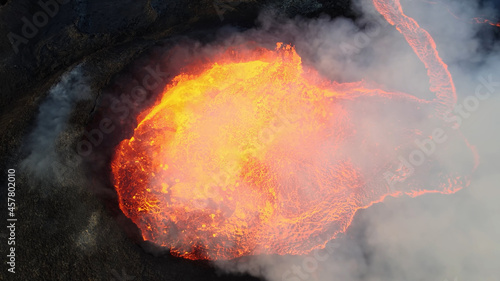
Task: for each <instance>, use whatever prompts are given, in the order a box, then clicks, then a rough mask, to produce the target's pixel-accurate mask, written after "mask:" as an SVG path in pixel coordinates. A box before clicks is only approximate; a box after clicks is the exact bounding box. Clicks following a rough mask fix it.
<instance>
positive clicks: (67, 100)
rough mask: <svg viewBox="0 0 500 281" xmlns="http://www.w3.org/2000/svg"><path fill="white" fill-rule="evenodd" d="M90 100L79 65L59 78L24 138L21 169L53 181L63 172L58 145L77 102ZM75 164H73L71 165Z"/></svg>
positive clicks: (35, 176)
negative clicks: (25, 152)
mask: <svg viewBox="0 0 500 281" xmlns="http://www.w3.org/2000/svg"><path fill="white" fill-rule="evenodd" d="M90 98H91V95H90V88H89V86H88V83H87V78H86V77H85V75H83V65H78V66H76V67H74V68H73V69H71V70H69V71H68V72H66V73H65V74H63V75H62V76H61V79H60V81H59V82H58V83H57V84H55V85H54V86H53V87H52V88H51V89H50V90H49V93H48V95H47V97H46V99H45V101H44V102H43V103H42V104H41V105H40V107H39V113H38V116H37V118H36V124H35V128H34V129H33V131H32V132H31V133H30V134H29V135H28V136H27V139H26V143H25V151H27V154H28V155H27V156H26V158H25V159H24V160H23V161H22V163H21V167H22V168H23V169H24V170H25V171H26V172H27V173H30V174H31V175H33V176H34V178H38V179H44V180H57V179H59V178H60V176H61V174H60V172H61V169H65V168H67V167H66V165H65V164H62V163H66V161H63V160H62V159H61V155H60V153H61V147H60V145H61V141H64V140H63V139H62V138H64V134H65V133H67V131H68V129H69V128H68V121H69V118H70V116H71V114H72V112H73V111H74V109H75V105H76V104H77V103H78V102H79V101H84V100H89V99H90ZM76 164H78V163H75V165H76Z"/></svg>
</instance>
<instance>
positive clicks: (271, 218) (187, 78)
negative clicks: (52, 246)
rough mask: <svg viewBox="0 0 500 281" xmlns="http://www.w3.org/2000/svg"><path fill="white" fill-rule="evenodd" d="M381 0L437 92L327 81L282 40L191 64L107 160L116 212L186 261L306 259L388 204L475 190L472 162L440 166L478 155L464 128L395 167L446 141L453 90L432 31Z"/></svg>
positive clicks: (236, 48)
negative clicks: (418, 146)
mask: <svg viewBox="0 0 500 281" xmlns="http://www.w3.org/2000/svg"><path fill="white" fill-rule="evenodd" d="M375 5H376V7H377V9H378V10H379V11H380V12H381V13H382V14H383V15H384V16H385V17H386V19H387V20H388V21H389V22H391V23H392V24H396V26H397V27H398V29H399V30H400V31H401V32H402V33H403V34H404V35H405V37H406V38H407V40H408V42H409V43H410V45H411V46H412V47H413V49H414V50H415V52H416V53H417V55H418V56H419V58H420V59H421V60H422V61H423V62H424V64H425V66H426V67H427V69H428V72H429V77H430V80H431V83H430V84H431V91H433V92H435V93H436V96H437V98H436V99H435V100H434V101H426V100H420V99H417V98H415V97H413V96H411V95H408V94H404V93H392V92H386V91H383V90H380V89H373V88H370V87H368V86H366V85H365V83H363V82H358V83H344V84H339V83H335V82H330V81H328V80H326V79H325V78H322V76H320V75H319V74H318V73H317V72H316V71H315V70H313V69H309V68H307V67H305V66H303V65H302V62H301V58H300V57H299V55H298V54H297V53H296V52H295V50H294V48H293V47H291V46H288V45H283V44H280V43H278V46H277V48H276V50H268V49H265V48H262V47H258V46H253V45H252V44H251V43H249V44H248V45H247V46H245V48H243V47H242V46H234V47H233V48H230V49H227V50H226V51H221V52H220V53H219V54H218V55H216V56H215V57H213V58H212V59H213V61H215V63H195V64H194V66H192V67H191V68H187V69H188V70H186V71H185V72H184V73H182V74H180V75H178V76H177V77H175V78H174V79H173V81H171V83H170V84H169V85H167V87H166V88H165V90H164V93H163V96H162V97H161V100H159V101H158V103H157V104H156V105H155V106H153V107H152V108H150V109H148V110H147V111H145V112H143V113H142V114H141V115H140V116H139V117H138V119H137V120H138V125H137V127H136V129H135V131H134V134H133V137H131V138H130V139H126V140H123V141H122V142H121V143H120V144H119V145H118V147H117V148H116V153H115V157H114V159H113V161H112V164H111V166H112V174H113V180H114V184H115V187H116V190H117V193H118V196H119V204H120V208H121V210H122V211H123V212H124V214H125V215H126V216H127V217H129V218H130V219H131V220H132V221H133V222H134V223H135V224H136V225H137V226H138V227H139V228H140V230H141V231H142V235H143V238H144V239H145V240H149V241H152V242H154V243H156V244H157V245H160V246H164V247H168V248H169V249H170V251H171V253H172V254H173V255H176V256H180V257H184V258H188V259H211V260H217V259H231V258H236V257H241V256H244V255H254V254H281V255H283V254H306V253H308V252H310V251H311V250H313V249H317V248H321V247H324V246H325V244H326V243H327V242H328V241H329V240H331V239H333V238H335V237H336V235H337V234H339V233H341V232H344V231H345V230H346V229H347V227H348V226H349V224H350V223H351V221H352V218H353V216H354V214H355V212H356V211H357V210H359V209H361V208H366V207H368V206H370V205H372V204H374V203H376V202H380V201H382V200H383V199H384V198H385V197H386V196H399V195H403V194H406V195H409V196H417V195H421V194H424V193H428V192H439V193H453V192H455V191H457V190H459V189H460V188H462V187H464V186H466V185H467V184H468V174H469V173H470V171H471V168H470V167H469V166H467V167H456V169H451V168H450V167H449V165H448V163H441V161H438V158H442V156H443V155H444V156H446V155H452V154H453V151H455V149H457V148H459V149H461V150H462V151H471V149H470V148H469V146H468V144H467V141H466V140H465V139H464V138H463V137H461V136H460V133H459V132H458V131H453V130H445V133H444V134H446V137H447V139H448V140H447V144H446V145H442V146H440V147H439V149H438V148H436V147H435V146H436V143H434V150H435V152H433V153H432V154H429V155H424V154H420V156H422V155H424V156H425V158H424V159H422V161H423V162H422V163H420V165H419V166H418V167H417V168H415V167H412V166H411V165H401V163H400V161H398V157H400V156H401V155H403V156H405V157H406V155H410V157H412V156H411V155H412V154H411V152H412V151H414V150H415V143H414V141H415V139H421V140H425V142H424V143H426V145H427V148H428V149H431V148H432V145H431V144H430V140H433V139H431V137H430V136H433V137H434V138H435V139H436V138H441V139H442V138H443V136H441V137H439V136H436V133H435V130H433V129H435V128H441V127H443V126H445V124H444V122H443V121H442V120H441V117H440V116H442V114H443V112H444V111H446V110H447V109H450V108H452V107H453V104H454V102H455V100H456V97H455V92H454V91H455V89H454V86H453V82H452V80H451V76H450V74H449V72H448V70H447V69H446V65H445V64H444V63H443V62H442V61H441V60H440V59H439V57H438V55H437V52H436V50H435V44H434V42H433V41H432V38H430V36H429V35H428V34H427V32H425V31H424V30H422V29H421V28H420V27H418V25H417V24H416V22H414V21H413V20H412V19H410V18H408V17H406V16H404V15H403V13H402V10H401V8H400V7H399V3H398V2H394V3H386V2H382V1H375ZM249 46H250V47H249ZM240 47H241V48H240ZM240 50H241V51H240ZM401 116H404V117H403V118H401ZM436 141H437V139H436ZM452 148H453V149H452ZM413 157H414V158H415V155H413ZM415 159H416V158H415ZM415 159H414V160H415ZM417 160H418V159H417ZM415 161H416V160H415ZM419 161H420V160H419ZM387 171H392V172H393V174H392V175H393V176H392V178H390V179H389V178H388V177H387V173H386V172H387ZM396 175H397V176H396ZM394 177H396V179H394ZM391 181H392V182H397V183H398V184H395V185H390V184H389V182H391Z"/></svg>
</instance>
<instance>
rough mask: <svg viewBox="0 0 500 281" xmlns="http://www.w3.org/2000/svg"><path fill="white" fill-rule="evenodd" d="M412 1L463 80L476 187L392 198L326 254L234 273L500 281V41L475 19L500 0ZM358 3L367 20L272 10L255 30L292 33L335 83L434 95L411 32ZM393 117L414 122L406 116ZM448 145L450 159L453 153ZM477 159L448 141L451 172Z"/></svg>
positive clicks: (256, 259) (263, 261)
mask: <svg viewBox="0 0 500 281" xmlns="http://www.w3.org/2000/svg"><path fill="white" fill-rule="evenodd" d="M401 2H402V6H403V10H404V12H405V14H407V15H408V16H411V17H414V19H415V20H416V21H417V22H418V23H419V25H420V26H421V27H423V28H424V29H426V30H427V31H428V32H429V33H430V34H431V36H432V37H433V38H434V40H435V41H436V44H437V49H438V52H439V54H440V56H441V58H442V59H443V61H444V62H445V63H446V64H447V65H448V68H449V70H450V72H451V74H452V77H453V79H454V82H455V84H456V88H457V95H458V104H457V105H456V107H455V111H454V115H453V116H455V117H454V122H456V124H455V126H456V127H459V128H460V130H461V131H462V133H463V135H464V136H465V138H466V139H468V141H469V143H470V144H471V145H473V146H474V147H475V149H477V152H478V156H479V159H480V164H479V166H478V168H477V169H476V170H475V172H474V174H473V177H472V180H471V183H470V185H469V186H468V187H467V188H464V189H463V190H461V191H458V192H457V193H455V194H452V195H432V194H431V195H424V196H421V197H416V198H408V197H400V198H387V199H386V200H385V201H384V203H381V204H378V205H376V206H372V207H370V208H368V209H367V210H363V211H361V212H360V214H358V215H357V216H356V218H355V220H354V223H353V226H352V228H354V229H350V230H348V233H347V235H345V236H342V237H339V238H337V239H336V240H334V241H331V242H330V243H329V244H328V247H327V248H326V249H325V250H320V251H313V252H312V253H311V254H309V255H306V256H253V257H245V258H242V259H239V260H236V261H229V262H216V263H215V264H216V265H217V266H219V267H220V268H221V269H222V270H223V271H224V272H233V273H234V272H248V273H250V274H252V275H254V276H258V277H262V278H264V279H265V280H269V281H299V280H321V281H323V280H325V281H326V280H342V281H378V280H395V281H396V280H397V281H404V280H425V281H427V280H429V281H431V280H432V281H445V280H457V281H460V280H498V278H499V277H498V276H500V269H499V268H498V261H499V260H500V243H499V242H498V239H497V238H498V233H499V231H500V225H499V224H498V223H497V221H498V219H499V217H498V216H499V214H500V207H499V206H500V205H499V204H498V202H497V198H499V197H498V196H499V195H500V191H499V189H498V187H499V184H498V183H499V182H500V173H499V172H498V156H499V155H500V149H499V146H498V143H500V134H499V133H498V130H496V129H495V128H496V127H497V125H496V122H497V121H496V120H498V118H499V117H500V113H499V112H500V110H499V109H500V108H499V106H500V75H499V74H498V73H500V55H499V54H500V52H499V51H500V45H499V43H498V41H494V40H493V39H491V38H487V37H488V36H491V35H490V34H488V32H485V30H487V29H488V28H490V29H491V27H488V26H486V25H484V24H477V23H475V22H474V20H473V19H474V18H476V17H478V16H482V17H484V18H492V19H493V20H494V19H495V16H497V19H498V15H499V13H500V11H498V10H496V9H495V7H494V5H493V4H492V3H482V5H479V4H478V3H477V2H474V1H439V2H436V3H434V2H433V3H429V2H426V1H401ZM356 7H357V8H358V9H359V10H360V11H361V12H362V13H363V16H362V17H361V18H359V19H357V20H356V22H353V21H352V20H350V19H344V18H336V19H330V18H328V17H321V18H319V19H313V20H306V19H294V20H284V21H279V20H276V19H274V14H272V13H270V14H263V15H262V17H261V22H260V24H261V28H260V29H257V30H254V31H249V33H251V36H249V37H251V38H252V39H253V40H259V39H262V41H267V40H268V39H269V37H271V38H272V37H273V36H277V37H280V38H288V39H290V38H291V39H290V40H291V41H292V42H293V43H294V44H295V46H296V48H297V51H298V53H299V54H300V55H301V56H302V57H303V59H304V61H305V63H306V64H309V65H312V66H313V67H314V68H316V69H318V70H319V71H320V72H321V73H322V74H323V75H325V76H326V77H328V78H329V79H332V80H335V81H339V82H352V81H360V80H364V81H366V82H368V83H375V84H376V85H378V86H379V87H382V88H383V89H384V90H391V91H400V92H404V93H408V94H411V95H414V96H416V97H418V98H423V99H432V98H433V93H431V92H430V91H429V78H428V76H427V73H426V69H425V67H424V65H423V64H422V63H421V62H420V61H419V60H418V58H417V56H416V55H415V53H414V52H413V51H412V50H411V48H410V46H409V45H408V43H407V42H406V41H405V39H404V37H403V36H402V35H401V34H400V33H399V32H397V30H396V29H395V28H394V27H393V26H391V25H389V24H387V23H386V22H385V20H384V19H383V18H382V17H381V16H380V14H378V13H377V12H376V11H375V10H374V7H373V4H372V3H371V1H369V0H367V1H358V2H356ZM359 26H366V29H362V28H360V27H359ZM242 36H243V37H245V35H242ZM255 38H257V39H255ZM233 40H236V41H238V40H241V38H240V37H238V36H236V37H235V38H233ZM271 41H272V40H271ZM485 44H487V45H488V46H485ZM479 97H481V98H479ZM394 110H395V111H397V109H394ZM382 114H383V115H385V116H386V117H387V118H394V117H396V118H401V119H403V120H405V119H408V120H411V116H407V115H405V112H398V113H397V114H396V113H382ZM398 114H399V116H398ZM406 114H411V112H406ZM450 116H452V115H450ZM358 117H359V118H363V116H358ZM358 117H357V118H358ZM365 117H366V116H365ZM378 118H380V119H378V120H366V122H372V123H371V124H370V125H371V126H372V127H373V129H374V131H375V132H376V131H377V130H378V131H379V132H378V133H382V134H383V132H380V130H381V129H383V126H380V124H379V125H377V122H378V121H383V116H380V117H378ZM386 141H390V140H386ZM442 148H446V150H447V152H446V153H442V154H441V153H440V152H439V150H440V149H442ZM466 153H467V152H466V151H463V150H462V148H458V147H455V146H454V144H453V143H452V142H445V143H443V144H442V145H441V146H438V147H437V152H436V155H437V157H438V159H440V161H441V162H442V163H445V165H446V166H448V167H461V166H466V165H468V164H467V163H464V162H463V161H465V160H464V159H465V158H462V156H463V155H464V154H466ZM403 156H406V155H403ZM365 161H373V160H372V159H369V160H368V159H365ZM415 169H416V170H418V169H419V167H416V168H415ZM426 176H427V175H425V174H417V173H416V174H415V175H413V177H417V179H416V180H417V181H425V177H426ZM367 188H369V187H367Z"/></svg>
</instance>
